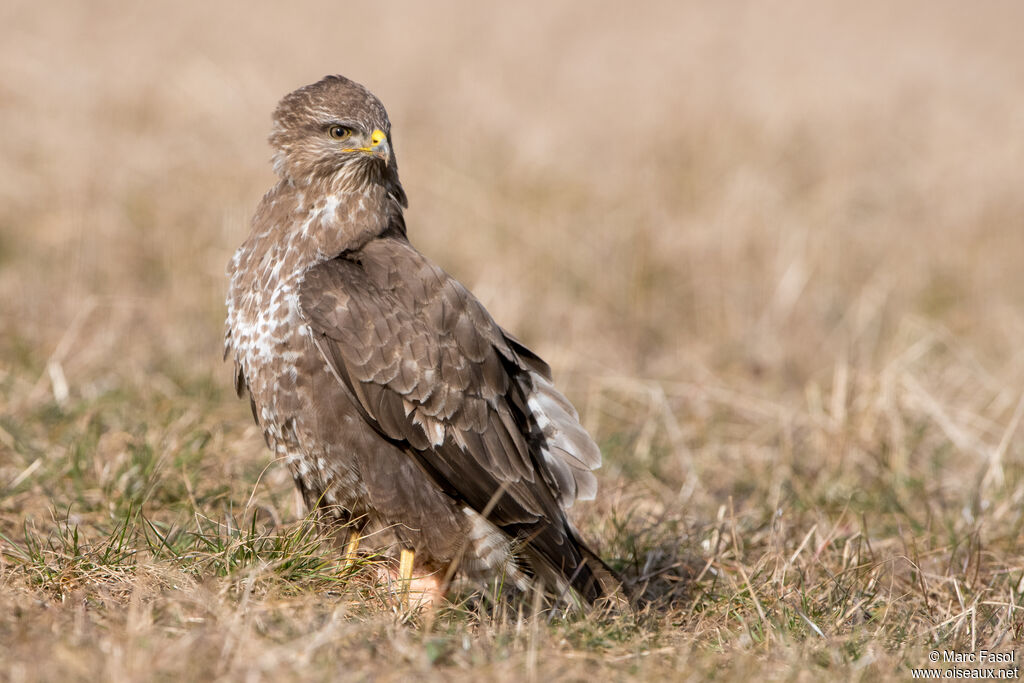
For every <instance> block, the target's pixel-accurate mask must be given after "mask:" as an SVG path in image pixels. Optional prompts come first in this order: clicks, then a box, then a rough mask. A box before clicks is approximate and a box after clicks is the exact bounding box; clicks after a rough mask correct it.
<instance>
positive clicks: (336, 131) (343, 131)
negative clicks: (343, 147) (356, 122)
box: [327, 126, 352, 140]
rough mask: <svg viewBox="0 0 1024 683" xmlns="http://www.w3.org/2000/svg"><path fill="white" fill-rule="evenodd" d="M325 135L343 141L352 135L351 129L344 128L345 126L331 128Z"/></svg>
mask: <svg viewBox="0 0 1024 683" xmlns="http://www.w3.org/2000/svg"><path fill="white" fill-rule="evenodd" d="M327 134H328V135H330V136H331V137H332V138H334V139H335V140H344V139H345V138H347V137H349V136H351V135H352V129H351V128H346V127H345V126H331V127H330V128H329V129H328V130H327Z"/></svg>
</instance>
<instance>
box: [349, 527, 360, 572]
mask: <svg viewBox="0 0 1024 683" xmlns="http://www.w3.org/2000/svg"><path fill="white" fill-rule="evenodd" d="M361 539H362V535H361V534H360V533H359V529H352V530H351V531H349V532H348V543H347V544H346V545H345V569H348V568H349V567H351V566H352V565H353V564H355V563H356V551H358V550H359V541H360V540H361Z"/></svg>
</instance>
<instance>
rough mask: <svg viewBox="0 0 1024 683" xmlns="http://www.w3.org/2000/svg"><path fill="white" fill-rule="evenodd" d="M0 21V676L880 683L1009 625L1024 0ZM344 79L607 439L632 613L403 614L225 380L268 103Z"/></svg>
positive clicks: (484, 606)
mask: <svg viewBox="0 0 1024 683" xmlns="http://www.w3.org/2000/svg"><path fill="white" fill-rule="evenodd" d="M0 19H2V21H0V26H2V27H3V28H2V29H0V33H2V36H0V37H2V40H0V58H2V60H3V63H4V64H5V77H4V82H3V84H2V85H0V123H2V130H3V131H4V132H3V133H2V134H0V146H2V148H0V151H2V153H0V320H3V328H2V329H3V333H2V334H0V679H3V680H12V681H35V680H95V679H102V680H124V681H136V680H150V679H158V680H166V679H175V680H179V679H180V680H189V679H205V680H211V679H215V680H239V679H245V680H254V681H255V680H274V679H281V678H285V679H303V680H335V679H338V678H348V679H355V680H359V679H373V680H398V679H401V680H408V679H409V678H411V677H418V678H421V679H424V680H439V679H443V680H470V679H471V680H489V679H506V678H513V679H520V678H525V679H527V680H562V679H567V680H583V679H588V680H629V679H632V680H659V679H662V680H678V679H692V680H702V679H706V678H717V679H725V680H742V679H744V678H750V677H753V676H766V677H769V678H777V679H787V680H819V679H842V680H849V679H853V680H871V681H878V680H908V679H910V678H911V677H912V675H913V673H912V669H915V668H917V667H926V666H929V661H930V654H931V653H932V652H936V653H938V654H936V655H932V656H935V657H938V658H939V660H940V661H939V663H938V665H939V666H943V667H950V666H954V664H952V663H948V662H943V658H944V657H945V656H952V654H953V653H959V654H960V655H963V656H970V655H976V654H978V653H980V652H981V651H982V650H991V651H1000V652H1009V651H1013V650H1014V649H1015V648H1016V647H1018V646H1019V643H1020V639H1021V637H1022V635H1024V612H1022V608H1021V601H1022V599H1024V550H1022V544H1021V537H1022V533H1024V528H1022V525H1024V520H1022V501H1024V467H1022V463H1024V437H1022V434H1024V432H1022V431H1021V428H1020V424H1019V423H1020V421H1021V418H1022V415H1024V355H1022V351H1021V343H1020V340H1021V339H1022V337H1024V276H1022V270H1021V266H1020V264H1021V262H1022V259H1024V193H1022V192H1021V171H1020V168H1021V163H1020V160H1021V159H1022V158H1024V123H1022V121H1024V120H1022V118H1021V115H1020V112H1021V111H1024V48H1022V47H1021V43H1020V40H1019V27H1020V25H1021V21H1022V19H1024V11H1022V10H1021V9H1020V6H1019V5H1018V4H1016V3H1009V2H1007V3H987V4H985V5H983V6H974V5H972V6H971V7H969V8H968V7H967V6H965V5H963V4H962V3H956V2H928V3H917V4H915V3H909V4H902V5H899V6H892V5H891V3H883V2H877V3H875V2H869V3H858V4H857V5H856V7H854V6H853V5H850V4H847V5H846V6H845V7H840V6H839V5H835V6H832V5H829V4H822V3H818V2H804V3H796V2H788V3H782V4H772V5H771V6H768V5H764V6H763V7H762V6H760V5H750V4H741V3H714V4H710V5H709V4H706V3H693V4H686V3H674V2H664V3H652V4H650V5H647V6H645V7H644V8H643V11H639V9H638V8H637V7H636V6H633V5H628V6H627V5H618V4H615V5H608V6H605V7H603V8H595V7H594V6H593V5H592V3H582V4H564V5H563V4H557V5H555V4H550V5H540V4H538V5H536V6H532V7H525V6H521V5H508V6H503V7H501V8H498V9H492V8H488V7H485V6H483V5H479V6H478V5H460V4H445V3H431V4H429V5H427V4H421V3H411V2H410V3H388V4H387V5H386V6H382V7H379V8H377V11H376V12H374V13H368V14H365V15H363V14H357V13H355V12H349V13H346V12H345V11H342V10H340V9H339V8H338V6H336V4H334V3H319V4H313V5H304V6H302V8H301V9H286V7H285V6H284V5H281V6H280V7H278V6H276V5H275V6H273V7H270V6H267V7H260V6H255V7H251V8H250V7H247V9H246V11H245V12H238V11H237V8H232V7H230V6H228V5H224V6H220V5H216V6H213V7H210V6H208V5H206V4H199V3H194V4H191V3H185V4H182V3H173V4H171V3H168V4H167V5H165V6H161V5H159V4H152V3H146V4H139V5H135V6H124V5H122V4H120V3H113V2H105V3H104V2H98V3H89V4H81V3H71V2H63V1H58V2H52V3H28V2H13V3H7V5H5V7H4V8H3V10H0ZM332 72H338V73H343V74H345V75H348V76H351V77H353V78H355V79H357V80H359V81H362V82H364V83H366V84H367V85H368V86H369V87H370V88H371V89H373V90H374V91H375V92H376V93H377V94H378V95H379V96H380V97H381V99H382V100H383V101H384V102H385V103H386V105H387V106H388V108H389V110H390V113H391V118H392V121H393V123H394V132H395V135H394V137H395V143H396V149H397V153H398V158H399V162H400V167H401V173H402V178H403V181H404V183H405V186H406V189H407V190H408V192H409V196H410V199H411V207H410V210H409V213H408V222H409V228H410V235H411V237H412V239H413V241H414V243H415V244H416V245H417V246H418V247H419V248H420V249H421V250H422V251H424V252H425V253H427V254H428V255H430V256H431V257H433V258H434V259H436V260H437V261H438V262H440V263H441V264H442V265H443V266H444V267H445V268H446V269H448V270H449V271H450V272H452V273H453V274H455V275H456V276H457V277H458V278H460V279H461V280H462V281H463V282H465V283H466V284H467V285H468V286H469V287H470V288H471V289H472V290H473V291H475V292H476V293H477V294H478V296H480V297H481V299H482V300H483V301H484V302H485V304H486V305H487V306H488V307H489V308H490V310H491V311H492V312H493V313H494V315H495V317H496V318H497V319H498V320H499V322H501V323H502V324H503V325H504V326H506V327H507V328H509V329H510V330H512V331H513V332H515V333H516V334H517V335H518V336H519V337H521V338H522V339H523V340H524V341H526V342H527V343H528V344H529V345H531V346H532V347H533V348H535V349H536V350H537V351H538V352H539V353H541V355H543V356H544V357H546V358H547V359H548V360H549V361H550V362H551V364H552V366H553V368H554V372H555V377H556V380H557V382H558V384H559V385H560V386H561V387H562V388H564V389H565V390H566V392H567V393H568V395H569V396H570V398H571V399H572V400H573V401H574V402H575V403H576V405H577V406H578V407H579V408H580V412H581V415H582V417H583V422H584V424H585V426H586V427H587V428H588V429H589V430H590V431H591V433H592V434H593V435H594V436H595V438H596V439H597V441H598V443H599V444H600V446H601V447H602V450H603V452H604V457H605V466H604V467H603V468H602V469H601V470H600V471H599V475H600V485H601V491H602V493H601V495H600V497H599V499H598V501H597V502H595V503H593V504H581V505H579V506H577V508H575V509H574V517H575V520H576V522H577V523H578V525H579V526H580V528H581V529H582V531H583V533H584V535H585V536H586V537H587V538H589V539H592V540H593V542H594V545H595V546H597V547H598V548H599V550H600V552H601V553H602V555H603V556H604V557H606V558H607V559H608V561H609V562H610V563H611V564H612V565H613V566H615V567H616V568H618V569H620V570H621V571H622V572H623V573H624V575H625V576H626V577H627V578H628V579H629V581H630V584H631V585H632V586H634V587H635V588H636V589H637V590H638V591H639V592H641V593H642V594H643V595H644V603H643V605H642V606H641V608H640V610H639V611H638V613H637V614H635V615H628V614H619V615H599V614H591V615H587V616H579V615H575V616H574V615H568V616H566V615H550V614H545V613H538V612H537V607H538V605H537V604H536V603H535V602H534V601H533V600H532V599H525V600H523V599H519V600H516V599H507V598H502V597H501V596H500V595H498V594H499V593H500V592H501V589H500V587H495V588H494V589H493V590H490V591H488V592H487V593H486V594H483V595H476V596H474V595H467V596H463V597H462V598H461V599H460V600H459V601H457V602H455V603H453V604H451V605H449V606H447V607H445V608H443V609H440V610H438V611H425V610H415V609H408V608H405V607H403V606H402V605H401V604H400V603H399V602H398V601H396V600H395V599H394V598H393V597H392V596H391V594H390V592H389V591H388V590H387V587H386V586H381V585H379V584H378V582H377V577H379V576H381V572H379V571H377V570H376V567H374V566H373V565H374V561H373V559H372V558H367V559H366V560H364V561H362V562H360V563H357V564H355V565H346V564H345V561H344V557H343V550H342V549H339V548H337V547H335V545H334V544H333V543H332V542H331V540H330V539H329V538H327V537H325V536H323V535H322V534H321V533H320V532H319V531H318V530H317V529H316V527H315V526H314V525H313V524H312V523H310V521H309V520H306V519H305V518H304V515H303V512H302V510H301V508H299V507H298V506H297V504H296V501H295V495H294V493H293V491H292V485H291V481H290V477H289V476H288V474H287V472H286V471H285V468H284V467H282V466H281V465H280V464H279V463H275V462H273V461H272V459H271V456H270V454H269V452H268V451H267V450H266V449H265V447H264V445H263V442H262V438H261V437H260V435H259V433H258V431H257V429H256V428H255V426H254V425H253V424H252V421H251V418H250V416H249V407H248V405H247V404H246V403H245V402H244V401H239V400H237V399H235V397H234V395H233V392H232V390H231V386H230V374H231V373H230V368H229V367H228V366H227V365H226V364H223V363H222V362H221V358H220V343H221V334H222V321H223V315H224V308H223V296H224V290H225V287H226V282H225V276H224V274H223V271H224V266H225V264H226V263H227V260H228V258H229V256H230V254H231V253H232V251H233V250H234V248H235V247H236V246H237V245H238V244H239V243H240V242H241V240H242V239H243V238H244V235H245V233H246V230H247V221H248V218H249V216H250V215H251V213H252V210H253V208H254V207H255V204H256V202H257V201H258V199H259V196H260V194H261V193H262V192H263V191H264V190H265V189H266V188H268V187H269V186H270V184H271V183H272V174H271V171H270V167H269V148H268V146H267V145H266V143H265V137H266V135H267V133H268V129H269V117H270V112H271V110H272V108H273V106H274V104H275V103H276V100H277V99H278V98H279V97H280V96H281V95H283V94H284V93H286V92H288V91H290V90H292V89H294V88H295V87H297V86H299V85H302V84H304V83H308V82H311V81H314V80H316V79H318V78H320V77H321V76H323V75H324V74H325V73H332ZM512 130H514V131H515V132H516V134H515V135H509V134H508V133H509V131H512ZM512 141H515V144H513V143H512ZM1020 657H1021V653H1017V661H1016V663H1000V664H974V665H973V666H993V667H995V668H998V669H1001V670H1010V669H1012V668H1013V667H1014V666H1019V663H1020ZM955 666H959V667H967V666H971V664H969V663H961V664H955Z"/></svg>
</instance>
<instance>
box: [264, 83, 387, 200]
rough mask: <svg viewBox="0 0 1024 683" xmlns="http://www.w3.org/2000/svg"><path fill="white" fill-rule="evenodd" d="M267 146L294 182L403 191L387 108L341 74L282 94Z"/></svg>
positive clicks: (282, 171)
mask: <svg viewBox="0 0 1024 683" xmlns="http://www.w3.org/2000/svg"><path fill="white" fill-rule="evenodd" d="M270 144H271V145H273V147H274V170H275V171H277V173H278V174H279V175H281V176H282V177H284V178H287V179H289V180H291V181H292V182H294V183H296V184H299V185H303V184H308V183H310V182H313V181H315V180H318V179H325V180H333V181H336V182H339V183H340V184H341V185H343V186H349V187H351V188H353V189H355V188H359V187H365V186H367V185H369V184H375V183H379V184H384V185H386V186H394V188H396V189H397V190H398V191H400V190H401V185H400V184H399V182H398V168H397V164H396V162H395V152H394V150H393V149H392V147H391V122H390V121H388V114H387V111H385V109H384V105H383V104H381V102H380V100H378V99H377V98H376V97H375V96H374V95H373V93H371V92H370V91H369V90H367V89H366V88H364V87H363V86H362V85H360V84H359V83H356V82H355V81H351V80H349V79H347V78H345V77H344V76H327V77H325V78H323V79H322V80H320V81H318V82H316V83H313V84H312V85H307V86H305V87H303V88H299V89H298V90H296V91H295V92H293V93H290V94H289V95H286V96H285V97H284V99H282V100H281V102H280V104H278V105H277V109H276V110H275V112H274V128H273V132H272V133H271V135H270ZM402 198H403V200H404V193H403V195H402ZM403 203H404V201H403Z"/></svg>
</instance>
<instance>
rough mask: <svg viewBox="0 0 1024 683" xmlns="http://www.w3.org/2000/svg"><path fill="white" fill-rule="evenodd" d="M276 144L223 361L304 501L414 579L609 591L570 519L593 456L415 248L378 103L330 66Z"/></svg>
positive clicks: (297, 102) (459, 289) (530, 374)
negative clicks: (229, 363) (501, 580)
mask: <svg viewBox="0 0 1024 683" xmlns="http://www.w3.org/2000/svg"><path fill="white" fill-rule="evenodd" d="M270 143H271V145H272V146H273V148H274V170H275V172H276V174H277V176H278V180H277V184H276V185H274V187H273V188H271V189H270V191H269V192H267V193H266V195H265V196H264V197H263V199H262V201H261V202H260V205H259V208H258V209H257V211H256V215H255V217H254V218H253V221H252V230H251V233H250V234H249V236H248V238H247V239H246V240H245V242H244V243H243V244H242V246H241V247H240V248H239V249H238V251H237V252H236V253H235V255H234V258H233V259H232V260H231V263H230V264H229V266H228V276H229V278H230V287H229V291H228V296H227V309H228V314H227V331H226V339H225V358H227V357H228V356H231V357H232V358H233V359H234V364H235V385H236V389H237V391H238V394H239V396H242V395H243V394H244V392H245V391H246V390H248V392H249V396H250V402H251V406H252V411H253V416H254V418H255V419H256V422H257V423H258V425H259V426H260V427H261V428H262V430H263V433H264V436H265V437H266V441H267V444H268V446H269V447H270V448H271V449H273V451H274V452H275V453H276V455H277V456H278V457H279V458H281V459H283V460H284V461H285V462H287V464H288V467H289V468H290V471H291V474H292V476H293V477H294V480H295V483H296V485H297V486H298V489H299V491H300V492H301V494H302V496H303V498H304V500H305V503H306V505H307V506H308V507H309V508H310V509H319V510H321V512H322V515H323V517H324V518H326V519H329V520H337V521H339V522H342V523H344V526H343V528H344V529H346V530H347V531H346V533H347V534H349V535H348V536H347V537H346V538H343V539H342V541H343V542H345V541H346V539H347V548H348V552H349V553H350V554H351V553H355V552H356V551H357V550H359V544H360V541H361V540H362V542H363V546H362V548H363V549H365V548H367V547H368V544H369V543H371V542H372V543H375V544H376V545H377V546H378V547H384V546H386V547H388V548H393V549H394V550H392V551H390V552H391V553H392V555H391V557H393V558H394V557H396V556H400V563H399V567H398V570H397V575H398V576H397V578H399V579H400V580H402V581H407V582H408V581H412V580H413V579H414V577H425V576H426V577H429V576H447V577H450V576H451V575H452V574H453V573H454V572H455V570H456V569H457V571H458V573H459V575H461V576H463V577H467V578H468V579H470V580H472V581H477V582H482V581H485V580H488V579H491V578H494V577H496V576H504V577H506V578H507V579H509V580H510V581H511V582H512V583H513V584H514V585H517V586H519V587H520V588H524V589H525V588H526V587H528V586H530V585H531V584H532V582H533V581H535V580H540V581H541V582H543V584H544V585H545V586H546V587H547V588H548V590H553V591H558V590H561V591H566V590H568V589H569V588H570V587H571V589H572V591H573V592H575V594H577V595H578V596H579V597H581V598H583V599H584V600H585V601H586V602H589V603H592V602H594V601H595V600H597V599H598V598H601V597H602V596H606V595H609V594H611V593H615V592H617V591H618V588H619V584H618V581H617V579H616V578H615V576H614V574H613V573H612V572H611V571H610V570H609V569H608V568H607V566H606V565H605V564H604V563H603V562H602V561H601V560H600V558H598V556H597V555H596V554H595V553H594V552H593V551H591V550H590V549H589V548H588V547H587V546H586V545H585V544H584V543H583V541H582V540H581V539H580V536H579V534H578V533H577V531H576V530H575V529H574V528H573V526H572V525H571V524H570V522H569V521H568V519H567V518H566V510H567V509H568V508H569V507H571V506H572V504H573V502H574V501H576V500H589V499H593V498H594V496H595V494H596V492H597V481H596V479H595V477H594V475H593V473H592V472H591V470H593V469H595V468H597V467H598V466H600V463H601V453H600V451H599V450H598V448H597V446H596V445H595V444H594V442H593V440H592V439H591V438H590V436H589V435H588V434H587V433H586V431H584V429H583V428H582V427H581V426H580V424H579V421H578V415H577V413H576V411H575V409H574V408H573V407H572V405H571V404H570V403H569V401H568V400H566V398H565V397H564V396H563V395H562V394H561V393H559V391H558V390H557V389H556V388H555V387H554V385H553V384H552V381H551V371H550V369H549V367H548V365H547V364H546V363H545V362H544V361H543V360H541V359H540V358H539V357H538V356H537V355H536V354H534V353H533V352H532V351H530V350H529V349H528V348H526V347H525V346H524V345H523V344H522V343H521V342H520V341H518V340H517V339H516V338H515V337H514V336H512V335H511V334H509V333H508V332H506V331H505V330H503V329H502V328H501V327H500V326H499V325H498V324H497V323H496V322H495V321H494V319H493V318H492V317H491V316H490V314H489V313H488V312H487V311H486V310H485V309H484V307H483V305H482V304H481V303H480V302H479V301H478V300H477V299H476V298H475V297H474V296H473V295H472V294H471V293H470V292H469V291H468V290H467V289H466V287H464V286H463V285H462V284H460V283H459V282H458V281H456V280H455V279H454V278H453V277H451V276H450V275H448V274H447V273H446V272H444V271H443V270H442V269H441V268H439V267H438V266H437V265H435V264H434V263H433V262H431V261H430V260H429V259H428V258H427V257H426V256H424V255H423V254H421V253H420V252H419V251H417V250H416V249H415V248H414V247H413V246H412V245H411V244H410V243H409V240H408V238H407V236H406V226H405V220H404V217H403V209H404V208H405V207H407V206H408V202H407V199H406V194H405V191H404V190H403V189H402V185H401V183H400V182H399V179H398V166H397V164H396V161H395V152H394V147H393V145H392V140H391V126H390V123H389V121H388V116H387V113H386V112H385V110H384V106H383V105H382V104H381V102H380V100H378V99H377V98H376V97H375V96H374V95H373V94H371V93H370V92H369V91H368V90H367V89H366V88H365V87H363V86H362V85H360V84H358V83H355V82H354V81H351V80H349V79H347V78H344V77H342V76H328V77H326V78H324V79H322V80H320V81H319V82H317V83H314V84H312V85H308V86H305V87H303V88H300V89H298V90H296V91H295V92H293V93H291V94H289V95H287V96H285V97H284V99H282V100H281V102H280V104H279V105H278V107H277V109H276V111H275V113H274V122H273V130H272V133H271V136H270ZM371 539H372V541H371ZM445 585H446V584H445ZM441 590H443V588H441Z"/></svg>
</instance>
